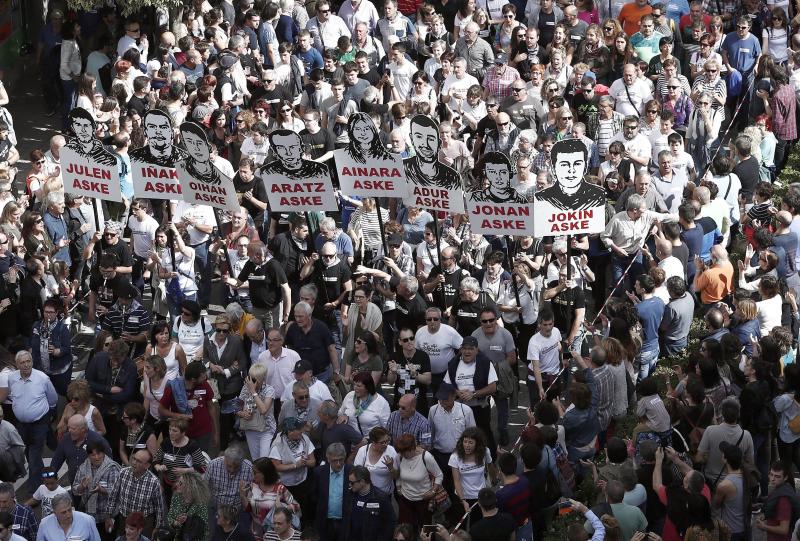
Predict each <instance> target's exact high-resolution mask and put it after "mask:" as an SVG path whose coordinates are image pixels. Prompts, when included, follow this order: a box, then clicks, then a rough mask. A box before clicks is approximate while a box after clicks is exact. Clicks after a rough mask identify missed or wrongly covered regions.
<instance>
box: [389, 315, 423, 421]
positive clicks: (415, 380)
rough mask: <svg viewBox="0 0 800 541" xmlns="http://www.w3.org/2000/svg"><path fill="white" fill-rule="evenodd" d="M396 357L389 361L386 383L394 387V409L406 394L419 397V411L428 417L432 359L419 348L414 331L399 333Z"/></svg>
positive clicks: (408, 330)
mask: <svg viewBox="0 0 800 541" xmlns="http://www.w3.org/2000/svg"><path fill="white" fill-rule="evenodd" d="M397 342H398V344H399V346H400V347H399V348H395V350H394V356H393V357H392V360H390V361H389V372H388V373H387V375H386V381H387V382H388V383H389V384H390V385H394V399H393V404H394V405H393V407H392V409H397V407H398V404H399V402H400V397H401V396H403V395H404V394H413V395H416V396H417V411H419V412H420V413H421V414H422V415H425V416H427V415H428V397H427V390H428V385H430V384H431V377H432V376H431V358H430V356H429V355H428V354H427V353H426V352H424V351H422V350H421V349H418V348H417V344H416V341H415V340H414V331H412V330H411V329H408V328H405V327H404V328H402V329H400V331H399V332H398V335H397Z"/></svg>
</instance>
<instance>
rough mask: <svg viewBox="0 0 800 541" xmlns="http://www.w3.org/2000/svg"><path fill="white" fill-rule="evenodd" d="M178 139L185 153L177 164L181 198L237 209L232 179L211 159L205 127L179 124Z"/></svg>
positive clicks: (191, 201)
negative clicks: (181, 142) (184, 147)
mask: <svg viewBox="0 0 800 541" xmlns="http://www.w3.org/2000/svg"><path fill="white" fill-rule="evenodd" d="M181 139H182V140H183V144H184V145H185V146H186V151H187V156H186V158H184V159H183V160H181V161H179V162H178V163H177V164H176V165H177V167H176V169H177V171H178V180H179V181H180V185H181V192H182V196H183V200H184V201H186V202H187V203H193V204H198V205H209V206H211V207H214V208H218V209H220V210H228V211H231V212H236V211H237V210H239V206H240V205H239V201H238V199H237V198H236V189H235V188H234V186H233V181H232V180H231V179H230V178H228V177H227V176H225V175H224V174H223V173H222V172H221V171H220V170H219V169H217V168H216V166H214V164H213V163H212V162H211V148H210V144H209V142H208V138H207V137H206V132H205V130H204V129H203V128H202V127H201V126H199V125H198V124H195V123H194V122H184V123H183V124H181Z"/></svg>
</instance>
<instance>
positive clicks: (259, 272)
mask: <svg viewBox="0 0 800 541" xmlns="http://www.w3.org/2000/svg"><path fill="white" fill-rule="evenodd" d="M237 280H239V281H241V282H247V284H248V285H249V286H250V300H251V301H252V302H253V306H255V307H256V308H264V309H268V310H269V309H272V308H275V307H276V306H277V305H278V303H279V302H280V301H281V298H282V297H281V295H280V291H281V288H280V286H281V285H283V284H285V283H286V273H284V272H283V268H282V267H281V265H280V263H278V262H277V261H276V260H275V259H270V260H269V261H267V262H266V263H264V264H263V265H261V266H259V267H256V264H255V263H253V262H252V261H248V262H247V263H245V264H244V267H242V272H240V273H239V276H238V277H237Z"/></svg>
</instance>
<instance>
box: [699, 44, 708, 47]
mask: <svg viewBox="0 0 800 541" xmlns="http://www.w3.org/2000/svg"><path fill="white" fill-rule="evenodd" d="M700 47H711V44H710V43H701V44H700Z"/></svg>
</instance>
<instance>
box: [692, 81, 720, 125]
mask: <svg viewBox="0 0 800 541" xmlns="http://www.w3.org/2000/svg"><path fill="white" fill-rule="evenodd" d="M695 91H697V92H700V93H706V94H708V95H710V96H711V97H713V98H716V97H720V98H722V101H723V103H724V102H725V100H726V99H727V98H728V87H727V86H725V80H724V79H723V78H722V77H717V79H716V81H714V82H713V83H709V82H707V81H706V74H705V73H703V74H702V75H698V76H697V79H695V80H694V83H692V92H695ZM695 105H697V103H695ZM711 108H712V109H714V110H715V111H721V112H722V114H723V115H724V114H725V108H724V107H723V106H722V103H720V102H719V100H716V99H713V100H711Z"/></svg>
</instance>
